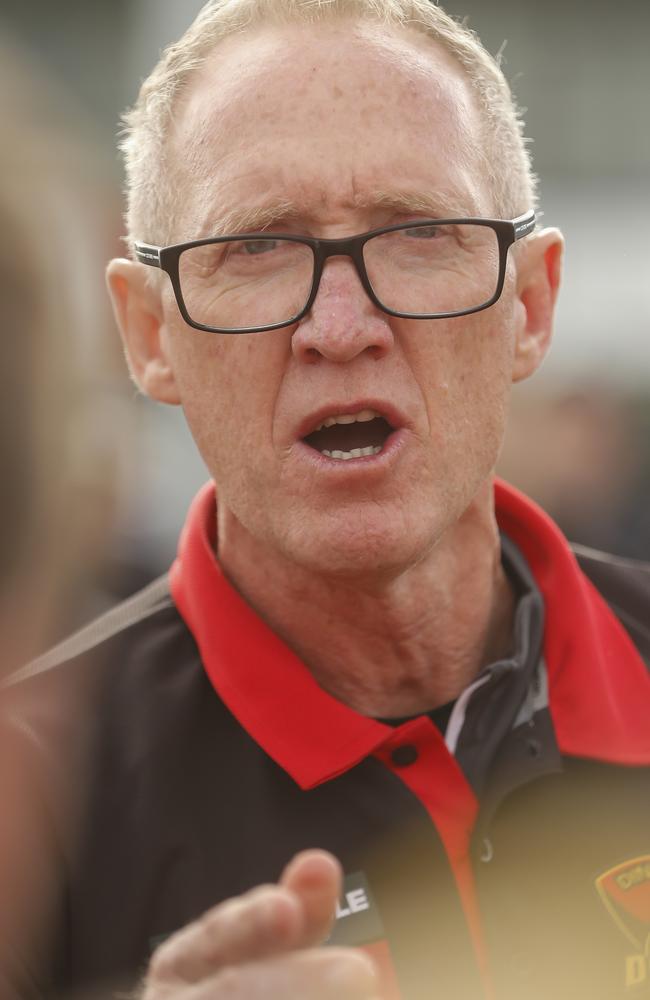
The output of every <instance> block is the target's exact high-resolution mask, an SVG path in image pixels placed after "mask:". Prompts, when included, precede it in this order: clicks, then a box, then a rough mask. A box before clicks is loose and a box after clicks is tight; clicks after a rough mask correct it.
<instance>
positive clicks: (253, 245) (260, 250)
mask: <svg viewBox="0 0 650 1000" xmlns="http://www.w3.org/2000/svg"><path fill="white" fill-rule="evenodd" d="M241 247H242V250H243V252H244V253H245V254H246V255H247V256H249V257H254V256H259V255H260V254H264V253H269V252H270V251H271V250H276V249H277V247H278V241H277V240H244V241H242V244H241Z"/></svg>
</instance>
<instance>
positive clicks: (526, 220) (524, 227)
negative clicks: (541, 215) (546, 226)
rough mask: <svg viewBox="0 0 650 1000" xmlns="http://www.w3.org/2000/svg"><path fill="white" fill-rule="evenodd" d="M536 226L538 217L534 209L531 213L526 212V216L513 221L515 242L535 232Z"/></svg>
mask: <svg viewBox="0 0 650 1000" xmlns="http://www.w3.org/2000/svg"><path fill="white" fill-rule="evenodd" d="M536 225H537V217H536V215H535V210H534V209H533V208H531V209H530V211H529V212H526V214H525V215H520V216H518V217H517V218H516V219H513V220H512V227H513V231H514V238H515V240H520V239H522V238H523V237H524V236H529V235H530V234H531V233H532V232H533V230H534V228H535V226H536Z"/></svg>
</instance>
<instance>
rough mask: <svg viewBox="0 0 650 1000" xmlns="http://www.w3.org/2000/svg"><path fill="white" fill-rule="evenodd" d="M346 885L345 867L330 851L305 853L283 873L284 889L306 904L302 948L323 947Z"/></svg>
mask: <svg viewBox="0 0 650 1000" xmlns="http://www.w3.org/2000/svg"><path fill="white" fill-rule="evenodd" d="M342 882H343V875H342V872H341V865H340V864H339V862H338V861H337V859H336V858H335V857H334V856H333V855H332V854H328V853H327V851H320V850H309V851H302V852H301V853H300V854H296V856H295V857H294V858H293V859H292V860H291V861H290V862H289V864H288V865H287V867H286V868H285V869H284V871H283V872H282V875H281V877H280V885H281V886H284V887H285V888H286V889H290V890H291V892H293V893H295V895H296V896H297V897H298V899H299V900H300V902H301V903H302V907H303V916H304V929H303V939H302V940H301V942H300V944H301V945H302V947H310V946H312V945H316V944H320V943H321V942H322V941H323V940H324V939H325V938H326V937H327V936H328V934H329V932H330V930H331V928H332V924H333V923H334V915H335V910H336V903H337V900H338V899H339V896H340V894H341V886H342Z"/></svg>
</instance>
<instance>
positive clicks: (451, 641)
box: [219, 485, 514, 718]
mask: <svg viewBox="0 0 650 1000" xmlns="http://www.w3.org/2000/svg"><path fill="white" fill-rule="evenodd" d="M219 560H220V562H221V565H222V568H223V570H224V572H225V573H226V575H227V576H228V578H229V579H230V581H231V582H232V583H233V584H234V586H236V587H237V589H238V590H239V592H240V593H241V594H242V596H243V597H244V598H245V599H246V600H247V601H248V603H249V604H250V605H251V606H252V607H253V608H254V609H255V610H256V611H257V612H258V614H259V615H260V616H261V617H262V618H264V620H265V621H266V622H267V623H268V624H269V625H270V626H271V628H273V630H274V631H275V632H276V633H277V634H278V635H280V636H281V637H282V638H283V639H284V641H285V642H286V643H287V644H288V645H289V646H290V647H291V648H292V649H293V650H294V651H295V652H296V653H297V654H298V655H299V656H300V658H301V659H302V660H303V662H304V663H305V664H306V665H307V667H308V668H309V670H310V671H311V673H312V674H313V676H314V678H315V680H316V681H317V683H318V684H319V685H320V686H321V687H322V688H324V689H325V690H326V691H328V692H329V693H330V694H332V695H333V696H334V697H336V698H338V699H339V700H340V701H343V702H345V703H346V704H347V705H349V706H350V707H351V708H353V709H355V710H356V711H358V712H360V713H362V714H364V715H370V716H375V717H382V718H391V717H401V716H407V715H416V714H419V713H421V712H425V711H428V710H430V709H432V708H435V707H437V706H439V705H443V704H445V703H446V702H448V701H452V700H453V699H455V698H457V697H458V695H459V694H460V693H461V692H462V691H463V690H464V688H465V687H467V685H468V684H470V683H471V682H472V681H473V680H474V678H475V677H476V675H477V674H478V673H479V672H480V670H481V669H482V667H483V666H485V665H486V664H487V663H490V662H492V661H493V660H495V659H498V658H499V657H501V656H503V655H505V654H506V653H507V652H508V650H509V646H510V641H511V632H512V618H513V613H514V595H513V593H512V589H511V586H510V584H509V582H508V579H507V577H506V575H505V573H504V571H503V569H502V566H501V552H500V542H499V533H498V528H497V525H496V520H495V517H494V511H493V507H492V494H491V488H489V487H488V486H487V485H486V487H485V488H484V490H482V491H481V493H480V494H479V496H477V497H476V499H475V500H474V502H473V503H472V504H471V505H470V507H469V508H468V510H467V511H466V513H465V514H464V515H463V517H462V518H461V519H460V520H459V521H458V522H456V524H454V525H453V526H452V527H451V528H450V529H448V531H447V533H446V534H445V535H444V537H443V538H441V539H440V540H439V541H438V543H437V544H436V545H435V546H434V547H433V548H432V550H431V551H430V552H429V553H428V555H427V556H426V557H425V558H424V559H422V560H421V561H420V562H418V563H417V564H416V565H413V566H410V567H408V568H406V569H404V570H403V572H401V573H400V574H399V575H396V576H393V577H391V578H390V579H388V580H386V579H383V580H381V581H376V580H369V579H367V578H363V579H362V578H356V579H349V578H344V579H341V578H332V577H326V576H321V575H318V574H316V573H314V572H313V571H311V570H307V569H305V568H303V567H300V566H296V565H295V564H294V563H289V564H285V563H283V561H282V557H281V556H278V555H277V553H275V552H273V553H272V552H270V551H268V550H266V549H265V547H264V546H263V545H260V543H259V542H258V541H257V540H256V539H254V538H252V537H251V536H250V535H249V534H248V532H246V530H245V529H244V528H243V526H242V525H241V524H240V522H239V521H237V520H236V519H235V518H234V516H233V515H232V514H231V513H230V512H229V511H228V510H227V509H224V508H221V507H220V511H219Z"/></svg>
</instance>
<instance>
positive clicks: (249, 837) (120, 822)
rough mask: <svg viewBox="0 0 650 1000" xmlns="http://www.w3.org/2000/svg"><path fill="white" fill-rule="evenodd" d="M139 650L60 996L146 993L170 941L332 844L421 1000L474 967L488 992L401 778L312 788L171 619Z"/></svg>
mask: <svg viewBox="0 0 650 1000" xmlns="http://www.w3.org/2000/svg"><path fill="white" fill-rule="evenodd" d="M132 641H133V637H132ZM163 653H164V655H163ZM140 654H141V656H140V664H141V666H140V668H139V669H138V670H133V669H130V666H129V664H128V663H125V664H124V665H119V666H117V665H116V666H115V669H114V670H112V671H111V672H110V674H109V675H107V676H106V678H105V685H104V688H103V692H102V699H103V710H102V713H101V717H100V718H99V719H98V728H97V733H96V745H95V748H94V751H93V759H94V780H93V785H92V787H91V789H90V792H89V798H88V800H87V802H86V816H87V822H86V825H85V827H84V829H83V833H82V837H81V844H80V849H79V853H78V856H77V858H76V863H75V865H74V867H73V870H72V873H71V878H70V886H69V890H68V897H67V901H66V904H67V910H68V914H69V921H68V926H67V938H68V949H67V951H68V960H67V967H66V969H65V970H64V972H63V974H62V976H61V979H60V980H59V982H58V983H57V985H58V986H59V988H63V987H65V989H70V988H71V987H74V988H81V987H83V986H84V985H85V984H87V983H90V982H93V981H97V980H100V981H101V980H103V981H105V982H106V983H107V984H108V983H110V984H111V988H116V986H118V985H119V986H120V987H121V988H125V987H128V986H130V985H132V984H133V983H134V982H135V981H137V978H138V975H139V973H140V972H141V970H142V968H143V966H144V964H145V963H146V960H147V958H148V956H149V954H150V951H151V950H152V947H153V945H154V943H155V942H156V941H157V940H159V939H160V938H161V937H164V936H166V935H168V934H170V933H172V932H173V931H175V930H177V929H179V928H180V927H182V926H183V925H184V924H186V923H188V922H189V921H191V920H193V919H195V918H196V917H198V916H200V915H201V914H202V913H203V912H204V911H205V910H207V909H209V908H210V907H212V906H214V905H215V904H216V903H218V902H220V901H221V900H223V899H225V898H228V897H230V896H233V895H238V894H239V893H241V892H243V891H246V890H247V889H249V888H252V887H253V886H255V885H257V884H259V883H260V882H270V881H275V880H277V878H278V876H279V874H280V872H281V871H282V868H283V867H284V866H285V865H286V863H287V862H288V861H289V860H290V858H291V857H292V856H293V854H294V853H295V852H296V851H299V850H302V849H304V848H307V847H313V846H318V847H322V848H325V849H327V850H330V851H332V852H333V853H335V854H336V855H337V856H338V857H339V859H340V860H341V862H342V865H343V867H344V870H345V871H347V872H350V871H352V872H357V871H360V872H363V873H364V875H365V878H366V879H367V882H368V884H369V886H370V888H371V890H372V893H373V896H374V898H375V899H376V901H377V906H378V910H379V914H380V916H381V920H382V923H383V926H384V929H385V933H386V937H387V938H388V939H389V940H390V944H391V950H392V952H393V956H394V961H395V966H396V968H397V971H398V975H400V978H401V979H402V980H403V981H405V982H411V983H412V984H413V985H412V991H413V992H412V993H409V994H408V996H409V1000H410V998H411V997H412V998H413V1000H419V997H422V998H423V1000H424V997H426V996H428V995H429V994H428V992H427V990H428V987H427V989H424V987H422V986H421V984H423V983H426V984H430V983H431V982H433V981H435V982H436V984H438V985H439V986H440V988H442V989H444V991H445V992H446V993H447V994H448V995H449V994H450V993H451V991H452V990H453V989H454V988H455V987H456V986H457V985H458V982H459V979H458V975H459V972H458V970H459V968H462V969H463V973H462V977H461V979H462V981H463V983H464V984H465V986H466V987H467V989H468V990H470V991H473V990H475V989H478V973H477V970H476V967H475V963H474V959H473V957H472V949H471V943H470V940H469V936H468V931H467V927H466V924H465V919H464V916H463V913H462V909H461V905H460V901H459V897H458V893H457V890H456V886H455V880H454V876H453V874H452V872H451V870H450V868H449V865H448V862H447V858H446V855H445V852H444V848H443V846H442V843H441V841H440V838H439V836H438V834H437V832H436V831H435V828H433V827H432V824H431V821H430V819H429V816H428V814H427V813H426V810H425V809H424V807H423V806H422V804H421V803H420V802H419V801H418V800H417V799H416V798H415V796H413V795H412V794H411V792H410V791H409V790H408V789H407V788H406V786H405V785H404V784H403V783H402V782H401V781H400V780H399V778H397V777H396V776H395V775H393V774H392V773H391V772H390V771H389V770H388V769H387V768H385V767H384V766H383V765H382V764H380V763H379V762H378V761H377V760H375V759H373V758H369V759H367V760H365V761H363V762H362V763H361V764H359V765H358V766H357V767H355V768H353V769H351V770H350V771H348V772H346V773H345V774H343V775H341V776H339V777H338V778H335V779H333V780H332V781H329V782H326V783H325V784H323V785H320V786H318V787H316V788H314V789H312V790H310V791H302V790H301V789H300V788H299V787H298V785H297V784H296V783H295V782H294V781H293V780H292V779H291V778H290V777H289V776H288V775H287V774H286V773H285V772H284V771H283V770H282V769H281V768H279V767H278V766H277V765H276V764H275V763H274V762H273V761H272V760H271V759H270V758H269V757H268V756H267V755H266V754H265V753H264V752H263V751H262V750H261V749H260V748H259V747H258V745H257V744H256V743H255V742H254V740H252V739H251V738H250V737H249V736H248V734H247V733H246V732H245V731H244V730H243V729H242V728H241V726H239V724H238V722H237V721H236V720H235V719H234V718H233V717H232V715H231V714H230V713H229V712H228V710H227V709H226V708H225V707H224V705H223V704H222V702H221V701H220V700H219V699H218V697H217V696H216V695H215V693H214V691H213V689H212V688H211V686H210V684H209V681H208V679H207V677H206V675H205V673H204V671H203V668H202V666H201V664H200V661H199V658H198V654H197V652H196V649H195V647H194V643H193V640H192V638H191V636H190V635H189V633H187V632H186V631H184V630H179V629H178V623H177V622H175V621H174V619H173V615H172V614H170V613H168V612H162V613H161V614H160V620H159V622H158V623H157V628H156V632H155V635H150V636H147V637H146V639H143V645H142V647H141V649H140ZM134 718H138V719H139V720H140V721H139V725H138V726H137V727H136V726H134V725H133V724H132V722H133V720H134ZM423 878H425V879H426V880H427V884H428V885H429V887H430V888H429V890H427V892H426V893H424V894H423V893H422V891H421V888H420V889H419V888H418V887H420V886H421V882H422V879H423ZM134 887H137V889H135V891H134ZM434 887H435V888H434ZM432 889H433V891H431V890H432ZM407 914H408V916H407ZM423 938H426V941H427V946H426V947H424V948H423V947H422V942H423ZM416 984H418V985H416Z"/></svg>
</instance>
